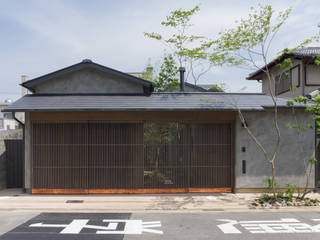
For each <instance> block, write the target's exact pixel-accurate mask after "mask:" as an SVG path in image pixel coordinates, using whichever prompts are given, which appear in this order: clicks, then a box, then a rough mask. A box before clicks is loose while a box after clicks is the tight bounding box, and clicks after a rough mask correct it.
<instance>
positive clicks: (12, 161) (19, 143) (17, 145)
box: [4, 139, 24, 188]
mask: <svg viewBox="0 0 320 240" xmlns="http://www.w3.org/2000/svg"><path fill="white" fill-rule="evenodd" d="M4 142H5V147H6V152H5V158H6V162H7V188H21V187H22V185H23V163H24V159H23V157H24V147H23V146H24V145H23V140H22V139H5V140H4Z"/></svg>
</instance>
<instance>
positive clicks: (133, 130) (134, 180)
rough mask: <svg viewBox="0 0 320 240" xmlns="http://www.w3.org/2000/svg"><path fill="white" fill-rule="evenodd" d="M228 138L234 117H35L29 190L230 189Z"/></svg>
mask: <svg viewBox="0 0 320 240" xmlns="http://www.w3.org/2000/svg"><path fill="white" fill-rule="evenodd" d="M232 139H233V137H232V127H231V124H190V123H188V124H186V123H176V122H170V123H157V122H147V123H111V122H103V121H102V122H93V121H86V122H54V123H48V122H33V124H32V165H33V167H32V171H33V172H32V176H33V179H32V184H33V192H34V193H55V192H56V193H117V192H118V193H124V192H126V193H148V192H190V191H191V192H192V191H202V190H203V191H214V190H215V191H223V192H230V191H231V190H232V187H233V144H232ZM210 189H211V190H210Z"/></svg>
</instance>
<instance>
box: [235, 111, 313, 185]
mask: <svg viewBox="0 0 320 240" xmlns="http://www.w3.org/2000/svg"><path fill="white" fill-rule="evenodd" d="M279 111H280V112H279V126H280V131H281V144H280V152H279V154H278V157H277V159H276V178H277V180H278V181H279V184H280V187H285V184H287V183H290V184H296V185H298V186H301V187H302V186H304V184H305V181H306V178H305V174H304V160H306V161H307V160H308V159H310V157H311V156H313V155H314V148H315V146H314V145H315V143H314V130H313V129H308V128H306V130H305V131H304V132H302V133H297V131H296V130H294V129H289V128H287V127H286V126H285V124H287V123H290V124H291V125H294V124H295V123H296V120H297V122H298V123H299V124H301V125H302V126H306V124H308V123H311V124H313V119H312V117H311V116H310V115H309V114H308V113H306V112H305V111H304V110H297V111H296V113H295V117H294V115H293V113H292V110H289V109H279ZM273 114H274V113H273V111H272V110H267V111H263V112H245V113H244V116H245V118H246V121H247V124H248V126H249V128H250V129H251V131H252V132H253V133H254V135H255V136H256V137H257V138H258V139H259V140H260V141H261V143H262V145H263V146H264V147H265V148H266V150H267V152H268V154H271V153H272V152H273V149H274V147H275V142H276V131H275V129H274V127H273V116H274V115H273ZM295 118H296V120H295ZM235 124H236V126H235V129H236V188H237V189H239V188H240V189H241V188H242V189H243V188H264V187H266V183H265V181H264V176H268V177H270V176H271V167H270V164H269V163H268V162H267V161H266V160H265V158H264V155H263V153H262V152H261V151H260V150H259V149H258V147H257V145H256V144H255V143H254V141H253V140H252V139H251V138H250V136H249V135H248V133H247V131H246V129H244V128H243V127H242V126H241V122H240V120H239V118H238V119H237V120H236V123H235ZM242 147H245V148H246V151H245V152H242V151H241V148H242ZM242 160H246V168H247V169H246V174H243V173H242ZM310 180H311V182H310V187H314V182H315V177H314V170H313V171H312V176H311V178H310Z"/></svg>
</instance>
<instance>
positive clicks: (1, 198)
mask: <svg viewBox="0 0 320 240" xmlns="http://www.w3.org/2000/svg"><path fill="white" fill-rule="evenodd" d="M9 198H10V197H8V196H3V197H0V200H5V199H9Z"/></svg>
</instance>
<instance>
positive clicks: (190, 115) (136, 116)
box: [30, 111, 237, 123]
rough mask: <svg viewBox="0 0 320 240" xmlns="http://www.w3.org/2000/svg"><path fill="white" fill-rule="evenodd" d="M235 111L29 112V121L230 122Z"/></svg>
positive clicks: (234, 116)
mask: <svg viewBox="0 0 320 240" xmlns="http://www.w3.org/2000/svg"><path fill="white" fill-rule="evenodd" d="M236 115H237V113H236V112H230V111H221V112H215V111H113V112H112V111H104V112H30V120H31V121H49V122H50V121H51V122H53V121H103V120H104V121H123V122H128V121H129V122H130V121H131V122H132V121H133V122H143V121H192V122H207V123H219V122H224V123H225V122H232V121H234V120H235V118H236Z"/></svg>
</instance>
